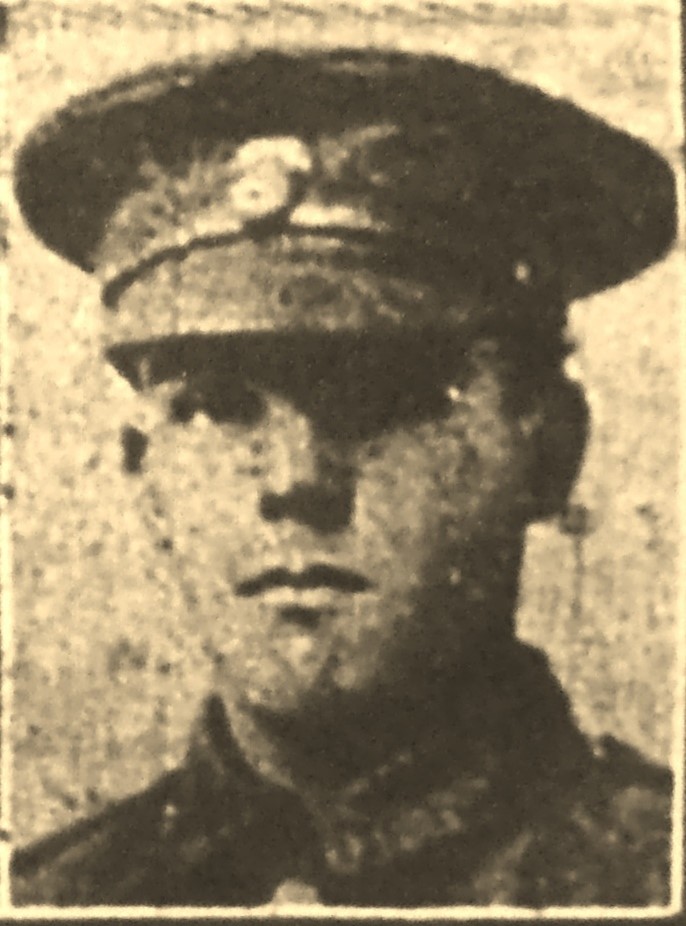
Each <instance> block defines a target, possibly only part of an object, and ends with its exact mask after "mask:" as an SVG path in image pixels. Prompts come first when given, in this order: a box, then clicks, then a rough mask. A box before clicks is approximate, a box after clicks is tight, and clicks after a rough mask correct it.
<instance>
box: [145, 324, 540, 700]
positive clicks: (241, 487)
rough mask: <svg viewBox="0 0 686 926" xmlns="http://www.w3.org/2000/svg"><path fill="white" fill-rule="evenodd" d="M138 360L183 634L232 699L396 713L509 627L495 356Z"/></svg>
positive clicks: (373, 346) (340, 354)
mask: <svg viewBox="0 0 686 926" xmlns="http://www.w3.org/2000/svg"><path fill="white" fill-rule="evenodd" d="M133 353H134V354H135V355H136V356H137V361H139V368H140V369H143V371H144V379H145V380H146V381H147V385H144V386H143V388H142V389H141V401H142V402H145V403H151V404H152V405H153V406H154V407H155V410H156V412H157V413H158V415H159V418H158V422H159V423H158V424H157V425H156V426H155V427H154V428H153V429H152V431H151V433H150V434H149V435H148V436H149V445H148V449H147V452H146V455H145V459H144V461H143V472H144V475H143V477H142V478H144V479H145V480H146V482H147V484H148V485H147V489H148V492H149V497H151V498H153V500H154V507H155V511H156V513H155V517H156V518H157V519H158V520H160V519H161V523H162V527H161V529H162V530H164V531H168V533H169V535H170V538H171V540H172V541H173V551H172V553H171V554H170V556H171V559H172V562H173V572H174V575H175V578H176V579H177V580H178V581H179V582H180V583H181V584H182V586H183V589H184V591H185V593H186V596H187V599H188V600H189V602H191V605H190V607H189V609H188V613H187V614H186V615H184V616H183V617H182V618H181V620H182V621H183V622H185V626H184V627H183V628H182V632H183V634H184V636H185V637H186V639H187V640H188V641H189V645H198V646H200V645H202V646H204V647H205V648H206V649H207V650H208V651H209V652H210V653H211V654H212V655H213V657H214V658H215V659H216V661H217V665H218V667H219V682H218V684H219V685H220V687H221V689H222V692H223V694H224V696H225V699H226V701H227V702H228V703H229V704H235V705H240V706H242V707H243V708H245V707H250V708H257V709H260V710H263V711H266V712H273V713H275V714H278V715H281V716H297V714H298V713H299V712H302V711H309V710H311V709H312V708H316V710H317V711H318V712H319V713H320V715H321V712H322V711H323V712H324V713H325V714H326V712H327V709H331V710H333V709H334V707H335V705H337V704H342V703H345V701H346V699H353V700H355V699H359V698H360V697H362V698H364V697H366V696H370V697H372V696H374V697H376V696H377V695H379V694H387V695H391V696H392V695H393V694H394V693H402V692H403V690H405V689H406V688H407V685H408V679H411V680H412V681H413V682H416V683H417V684H418V685H419V686H422V685H423V684H430V683H431V680H432V679H435V678H439V677H441V675H442V674H445V673H446V672H450V673H454V672H459V671H460V667H461V666H464V665H466V664H467V663H468V661H469V658H470V654H473V648H474V647H475V646H482V645H484V641H487V640H488V638H489V633H490V632H491V631H492V630H493V629H501V628H500V627H498V628H494V624H500V625H504V624H506V622H507V621H508V619H509V617H510V613H509V612H510V610H511V607H512V601H511V599H510V597H509V590H511V588H512V579H513V575H514V574H515V573H516V569H517V562H518V554H519V551H520V547H521V536H522V530H523V527H524V525H525V522H526V518H527V512H528V503H529V495H530V493H529V482H530V468H531V458H532V453H533V450H532V440H531V437H530V436H529V430H530V429H529V428H528V427H527V422H526V421H524V420H523V419H522V418H521V417H518V416H516V415H515V414H513V413H511V412H510V411H508V404H507V401H506V400H507V395H506V392H507V389H508V385H507V382H508V365H507V364H506V363H505V361H503V360H502V359H501V358H500V356H499V353H498V351H497V349H496V347H495V345H494V343H493V342H491V341H489V340H487V339H485V338H477V339H469V340H467V339H464V340H461V339H460V338H458V337H457V336H453V335H450V334H447V333H445V332H434V333H433V334H427V335H426V336H418V335H417V334H414V335H408V336H406V337H394V336H388V335H386V336H383V337H380V336H379V337H373V336H358V335H351V334H327V335H314V334H300V335H297V334H283V333H281V334H276V333H275V334H264V335H261V334H239V335H231V336H225V337H222V338H213V339H210V338H196V339H195V340H193V339H189V338H186V339H178V340H167V341H159V342H156V343H155V344H153V345H143V346H139V347H137V348H135V349H134V350H133ZM486 645H487V644H486Z"/></svg>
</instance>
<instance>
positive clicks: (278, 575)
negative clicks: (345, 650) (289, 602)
mask: <svg viewBox="0 0 686 926" xmlns="http://www.w3.org/2000/svg"><path fill="white" fill-rule="evenodd" d="M371 587H372V583H371V582H370V581H369V579H367V578H366V577H365V576H363V575H362V574H361V573H359V572H355V571H354V570H352V569H345V568H341V567H339V566H331V565H329V564H327V563H313V564H312V565H311V566H308V567H307V568H306V569H304V570H303V571H302V572H292V571H291V570H290V569H286V568H285V567H281V566H278V567H276V568H273V569H266V570H265V571H264V572H261V573H259V575H256V576H252V577H250V578H248V579H243V580H242V581H240V582H238V583H237V584H236V586H235V592H236V595H238V596H239V597H240V598H253V597H254V596H256V595H261V594H263V593H264V592H268V591H270V590H271V589H278V588H283V589H293V590H294V591H308V590H310V589H332V590H333V591H337V592H344V593H347V594H349V595H354V594H357V593H359V592H366V591H368V590H369V589H370V588H371Z"/></svg>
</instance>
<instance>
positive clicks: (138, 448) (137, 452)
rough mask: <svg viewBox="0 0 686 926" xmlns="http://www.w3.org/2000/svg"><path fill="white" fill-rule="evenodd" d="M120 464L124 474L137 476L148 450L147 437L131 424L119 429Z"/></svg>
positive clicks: (141, 469)
mask: <svg viewBox="0 0 686 926" xmlns="http://www.w3.org/2000/svg"><path fill="white" fill-rule="evenodd" d="M120 439H121V464H122V469H123V470H124V472H125V473H129V474H130V475H139V474H140V473H141V472H142V471H143V460H144V458H145V452H146V450H147V449H148V436H147V435H146V434H144V433H143V432H142V431H141V430H140V429H139V428H136V427H134V426H133V425H131V424H127V425H124V427H123V428H122V429H121V435H120Z"/></svg>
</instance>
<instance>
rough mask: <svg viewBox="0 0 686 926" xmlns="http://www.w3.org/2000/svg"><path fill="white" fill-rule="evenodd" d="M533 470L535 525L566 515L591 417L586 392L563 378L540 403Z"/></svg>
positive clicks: (547, 392)
mask: <svg viewBox="0 0 686 926" xmlns="http://www.w3.org/2000/svg"><path fill="white" fill-rule="evenodd" d="M538 409H539V415H538V427H537V428H536V436H535V442H536V445H535V449H534V460H533V463H532V469H531V490H532V502H533V510H532V513H531V520H532V521H543V520H546V519H548V518H553V517H555V516H556V515H559V514H562V513H563V512H564V511H565V509H566V507H567V504H568V501H569V497H570V494H571V491H572V489H573V488H574V483H575V482H576V479H577V477H578V475H579V471H580V469H581V464H582V463H583V459H584V453H585V450H586V443H587V440H588V435H589V429H590V413H589V408H588V403H587V402H586V397H585V395H584V390H583V388H582V387H581V386H580V385H579V384H578V383H576V382H573V381H572V380H570V379H567V378H566V377H565V376H563V375H560V376H559V377H558V378H556V379H555V381H554V382H553V383H551V384H550V385H549V386H548V387H547V388H546V389H545V390H544V391H543V393H542V395H541V397H540V399H539V403H538Z"/></svg>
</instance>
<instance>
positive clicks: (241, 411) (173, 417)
mask: <svg viewBox="0 0 686 926" xmlns="http://www.w3.org/2000/svg"><path fill="white" fill-rule="evenodd" d="M198 412H202V413H203V414H205V415H207V417H208V418H210V419H211V420H212V421H216V422H225V423H232V424H239V425H242V426H244V427H250V426H251V425H254V424H257V422H258V421H259V420H260V419H261V418H262V416H263V415H264V412H265V403H264V400H263V398H262V396H261V395H260V394H259V393H258V392H256V391H255V390H253V389H250V388H248V387H246V386H244V385H236V384H235V383H223V384H222V383H218V382H216V383H207V384H203V385H195V386H194V385H188V386H185V387H184V388H183V389H181V390H180V391H179V392H177V394H176V395H175V396H174V397H173V398H172V400H171V403H170V408H169V419H170V421H173V422H174V423H176V424H188V422H190V421H192V419H193V417H194V415H195V414H197V413H198Z"/></svg>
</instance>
